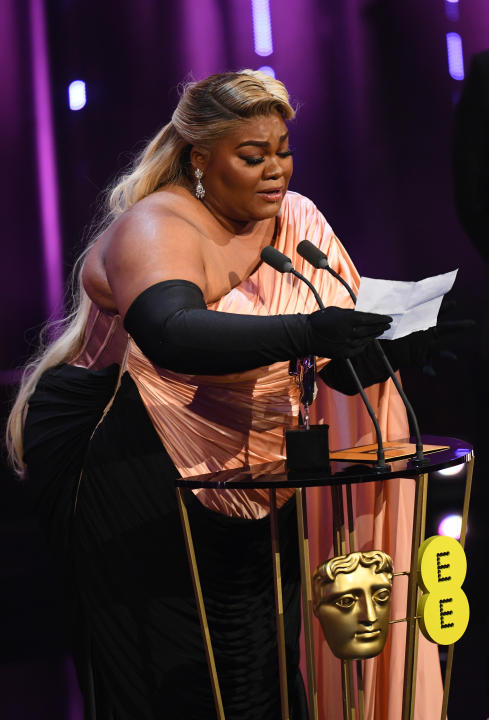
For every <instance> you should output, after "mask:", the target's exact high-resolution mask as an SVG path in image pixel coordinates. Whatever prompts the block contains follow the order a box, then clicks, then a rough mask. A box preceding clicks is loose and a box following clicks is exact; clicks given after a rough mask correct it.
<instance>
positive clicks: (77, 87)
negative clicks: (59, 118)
mask: <svg viewBox="0 0 489 720" xmlns="http://www.w3.org/2000/svg"><path fill="white" fill-rule="evenodd" d="M68 99H69V103H70V110H81V109H82V107H85V105H86V102H87V91H86V87H85V83H84V82H83V80H73V82H71V83H70V84H69V86H68Z"/></svg>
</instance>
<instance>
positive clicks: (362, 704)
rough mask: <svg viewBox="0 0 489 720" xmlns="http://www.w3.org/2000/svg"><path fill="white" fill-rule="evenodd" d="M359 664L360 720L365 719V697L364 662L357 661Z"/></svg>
mask: <svg viewBox="0 0 489 720" xmlns="http://www.w3.org/2000/svg"><path fill="white" fill-rule="evenodd" d="M356 664H357V690H358V720H365V699H364V691H363V676H362V662H361V660H357V661H356Z"/></svg>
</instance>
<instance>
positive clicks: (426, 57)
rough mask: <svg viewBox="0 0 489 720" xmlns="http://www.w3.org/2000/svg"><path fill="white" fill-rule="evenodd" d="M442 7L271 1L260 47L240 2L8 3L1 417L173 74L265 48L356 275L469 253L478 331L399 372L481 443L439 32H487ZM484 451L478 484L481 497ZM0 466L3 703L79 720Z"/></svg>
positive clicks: (461, 663)
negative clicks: (102, 201)
mask: <svg viewBox="0 0 489 720" xmlns="http://www.w3.org/2000/svg"><path fill="white" fill-rule="evenodd" d="M448 5H452V12H453V4H452V3H445V2H444V0H435V1H433V2H426V0H405V2H402V1H401V0H396V1H395V2H394V1H393V0H271V1H270V8H271V20H272V29H273V42H274V53H273V54H272V55H271V56H269V57H266V58H259V57H258V56H257V55H256V54H255V52H254V47H253V27H252V14H251V3H250V2H249V0H180V1H179V2H163V1H162V0H138V2H134V0H117V2H116V1H115V0H104V2H97V1H96V0H57V2H52V3H48V2H46V3H44V2H43V1H42V0H20V1H19V0H2V2H0V60H1V62H0V97H1V98H2V100H1V110H0V123H1V132H0V143H1V144H2V158H3V162H2V164H3V172H2V177H1V180H0V182H1V195H2V200H3V201H4V202H3V203H2V210H1V212H2V215H1V227H2V229H3V253H2V262H1V264H0V283H1V287H2V290H3V292H4V298H3V300H2V303H1V305H0V313H1V315H0V328H1V333H2V342H1V345H0V381H1V383H2V385H1V387H2V395H1V399H2V416H4V415H5V412H6V407H7V400H8V397H11V396H12V394H13V392H14V388H13V386H12V384H11V381H12V380H13V379H14V378H15V374H16V373H15V369H16V368H17V367H19V366H20V365H21V364H22V362H24V361H25V359H26V357H27V356H28V355H29V353H30V352H31V351H32V345H33V343H35V341H36V336H37V332H38V329H39V325H40V324H41V323H42V322H43V321H44V320H45V319H46V318H47V316H48V315H49V314H52V313H54V314H56V313H59V311H60V307H59V300H60V293H61V274H62V275H63V276H64V277H63V280H64V279H65V277H66V275H67V273H68V272H69V269H70V267H71V264H72V262H73V259H74V258H75V257H76V256H77V255H78V253H79V251H80V249H81V247H82V245H83V237H84V236H86V233H87V226H88V224H89V223H90V221H91V219H92V218H93V216H94V214H95V210H96V207H97V204H96V203H97V198H98V196H99V194H100V192H101V191H102V190H103V189H104V187H105V186H106V185H107V183H108V182H109V181H110V180H111V179H112V178H113V177H114V175H116V174H117V173H118V172H119V171H120V170H122V169H123V168H124V167H125V165H127V163H128V162H129V160H130V157H131V154H132V153H134V151H136V150H138V149H139V148H140V147H141V145H142V143H143V142H144V141H145V140H146V139H148V138H149V137H151V136H152V135H153V134H154V133H155V132H156V130H157V129H158V128H159V127H160V126H161V125H163V124H164V123H166V122H167V120H168V118H169V115H170V113H171V111H172V109H173V107H174V106H175V104H176V101H177V98H178V88H177V86H178V83H179V82H181V81H182V80H185V79H191V78H195V79H199V78H202V77H204V76H206V75H207V74H209V73H211V72H220V71H224V70H228V69H240V68H243V67H251V68H254V69H256V68H258V67H260V66H261V65H264V64H266V65H271V66H273V68H274V69H275V71H276V74H277V77H278V78H280V79H281V80H282V81H283V82H284V83H285V85H286V86H287V88H288V89H289V92H290V93H291V96H292V98H293V100H294V101H295V102H296V103H298V104H299V106H300V109H299V112H298V116H297V120H296V121H294V123H293V124H292V126H291V136H292V145H293V146H295V148H296V155H295V173H294V177H293V180H292V184H291V188H292V189H294V190H297V191H298V192H301V193H303V194H305V195H307V196H309V197H311V198H312V199H313V200H314V201H315V202H316V204H317V205H318V206H319V208H320V209H321V210H322V211H323V212H324V214H325V215H326V217H327V218H328V220H329V222H330V223H331V225H332V226H333V227H334V229H335V231H336V232H337V234H338V235H339V237H340V238H341V240H342V241H343V242H344V244H345V245H346V247H347V249H348V251H349V252H350V254H351V256H352V258H353V260H354V262H355V263H356V265H357V267H358V269H359V271H360V273H361V274H364V275H369V276H371V277H385V278H390V279H401V280H417V279H421V278H422V277H425V276H427V275H430V274H437V273H441V272H445V271H448V270H451V269H453V268H455V267H459V268H460V271H459V276H458V279H457V282H456V286H455V290H454V292H453V296H454V298H455V299H456V300H457V303H458V309H457V315H459V316H460V317H473V318H475V319H476V320H477V321H478V328H477V329H476V330H475V331H474V332H472V333H470V334H468V335H467V336H466V337H465V338H464V339H462V340H458V341H457V342H456V343H455V349H456V352H457V354H458V355H459V362H458V363H457V364H450V365H448V366H446V367H445V368H442V369H440V371H439V372H438V375H437V377H436V378H428V377H426V376H423V375H420V373H419V372H414V371H410V372H407V373H406V374H405V376H404V380H405V384H406V387H407V390H408V393H409V394H410V396H411V398H412V401H413V404H414V406H415V408H416V409H417V411H418V412H419V418H420V425H421V428H422V430H424V431H425V432H430V433H433V434H445V435H454V436H458V437H462V438H464V439H466V440H468V441H469V442H471V443H473V444H476V445H479V444H480V442H481V441H480V438H479V435H480V431H479V428H480V425H481V422H482V418H483V417H484V413H483V410H484V407H482V408H481V403H480V402H479V400H480V382H481V380H480V371H481V364H482V363H483V359H482V355H481V349H480V345H481V340H480V336H481V334H482V328H483V327H484V323H485V315H486V307H487V269H486V267H485V265H484V263H483V262H482V260H481V259H480V258H479V256H478V254H477V252H476V250H475V249H474V247H473V246H472V244H471V242H470V240H469V239H468V238H467V237H466V236H465V234H464V233H463V231H462V230H461V228H460V226H459V223H458V221H457V218H456V214H455V210H454V205H453V200H452V195H453V192H452V176H451V133H452V116H453V106H454V103H455V102H456V100H457V98H458V96H459V93H460V90H461V83H460V82H457V81H455V80H453V79H452V78H451V77H450V76H449V74H448V67H447V54H446V41H445V34H446V32H450V31H455V32H459V33H460V35H461V36H462V40H463V47H464V59H465V67H466V70H467V69H468V66H469V62H470V58H471V56H472V55H473V54H474V53H475V52H478V51H480V50H483V49H485V48H486V47H489V6H488V4H487V0H470V2H469V0H465V1H464V0H461V1H460V4H459V5H460V7H459V17H458V19H452V20H450V19H449V18H448V17H447V12H446V8H447V6H448ZM457 7H458V6H457ZM43 15H44V22H43ZM75 79H83V80H85V82H86V83H87V96H88V101H87V105H86V106H85V108H83V109H82V110H81V111H79V112H72V111H70V109H69V107H68V102H67V87H68V85H69V83H70V82H71V81H72V80H75ZM58 248H59V249H60V250H61V252H62V254H61V256H60V260H61V263H62V265H61V266H60V267H58V266H57V265H56V258H57V252H58V250H57V249H58ZM56 302H58V306H57V307H56ZM480 450H481V457H482V461H481V462H479V464H478V465H476V468H477V469H476V476H475V488H474V493H475V498H476V503H477V505H478V507H479V508H483V509H484V507H485V504H486V503H487V493H486V491H485V490H484V484H485V467H486V465H485V462H484V456H485V453H484V447H482V446H481V448H480ZM2 472H3V475H4V476H5V481H4V482H2V500H3V496H5V502H2V510H1V511H0V512H1V515H0V520H1V525H0V533H1V537H2V542H1V543H0V547H1V550H0V552H1V553H2V564H1V569H0V573H1V575H0V582H1V587H0V594H1V597H2V599H3V601H4V602H5V603H6V610H5V611H4V612H3V613H2V619H3V620H4V621H6V626H5V629H4V630H3V631H2V637H3V638H4V639H5V642H4V643H3V646H2V647H3V650H2V651H1V653H2V654H1V657H0V660H1V662H2V665H1V666H0V714H1V716H2V718H3V719H4V720H18V719H20V718H29V719H32V720H34V719H35V720H37V719H38V718H39V719H41V718H49V720H57V719H58V718H60V719H61V718H71V719H73V720H74V719H75V718H79V717H80V710H79V701H78V699H77V695H76V689H75V688H76V686H75V684H74V680H73V676H72V672H71V669H70V666H69V664H67V662H66V660H65V657H66V656H68V654H69V642H68V640H67V636H66V633H65V632H64V630H63V627H62V623H61V620H60V616H61V610H60V608H61V606H62V603H61V599H60V596H61V590H60V589H59V588H58V586H57V584H56V581H55V579H54V576H55V573H54V571H53V570H52V568H51V567H50V563H49V560H48V555H47V552H46V551H45V549H44V546H43V545H42V539H41V538H40V537H39V536H38V534H37V531H36V528H35V521H34V520H33V519H32V518H31V516H30V514H29V510H28V505H27V501H26V500H25V498H24V496H23V491H22V488H21V487H19V485H18V484H17V483H16V481H14V480H12V478H11V477H10V476H9V475H8V473H7V471H6V470H2ZM3 475H2V477H3ZM480 518H484V513H479V515H476V517H475V520H474V521H473V522H472V524H471V527H470V528H469V551H470V550H472V552H473V557H474V567H475V568H476V569H477V568H478V567H481V568H482V565H480V566H479V565H477V563H478V562H479V558H482V554H481V553H478V550H481V549H482V548H483V547H484V544H485V542H487V533H486V531H485V526H484V524H483V523H482V522H479V519H480ZM478 523H479V524H478ZM481 562H482V560H481ZM472 575H473V577H472V580H471V579H470V575H469V582H472V583H473V587H474V597H472V596H471V595H470V591H468V593H469V599H470V600H471V603H473V620H472V622H471V625H470V628H469V631H468V633H467V636H466V637H465V638H464V639H463V640H462V641H461V642H460V644H459V646H458V647H457V650H456V653H455V658H456V659H455V671H454V681H453V688H452V699H451V708H450V710H451V714H450V717H451V718H456V717H458V716H459V715H458V712H459V710H458V708H459V706H460V707H463V706H464V702H465V701H466V699H467V693H468V692H469V691H470V693H471V696H472V702H473V709H472V710H473V712H474V714H473V715H472V716H471V717H474V718H479V717H480V718H485V717H487V715H489V704H488V702H487V695H486V692H487V688H486V687H485V685H486V678H487V670H484V661H485V662H487V657H485V658H484V657H483V653H484V651H483V649H482V645H483V644H484V642H485V644H486V646H487V620H486V619H485V615H484V613H483V609H480V608H479V603H478V599H477V598H478V593H479V590H480V587H481V586H479V585H478V584H477V583H478V581H477V577H476V575H477V572H476V570H472ZM482 604H483V603H482ZM477 642H479V643H480V646H479V645H477V644H476V643H477ZM473 653H477V655H478V661H477V663H472V660H471V658H472V657H473ZM468 669H469V670H468ZM2 705H3V706H4V707H3V708H2ZM461 712H462V711H461V710H460V713H461ZM460 716H461V715H460Z"/></svg>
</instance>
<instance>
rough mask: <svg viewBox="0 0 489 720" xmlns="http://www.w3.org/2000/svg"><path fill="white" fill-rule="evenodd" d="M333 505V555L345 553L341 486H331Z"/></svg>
mask: <svg viewBox="0 0 489 720" xmlns="http://www.w3.org/2000/svg"><path fill="white" fill-rule="evenodd" d="M331 500H332V505H333V547H334V552H335V555H345V553H346V541H345V518H344V509H343V491H342V488H341V486H339V485H336V486H332V487H331Z"/></svg>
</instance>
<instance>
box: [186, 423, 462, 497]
mask: <svg viewBox="0 0 489 720" xmlns="http://www.w3.org/2000/svg"><path fill="white" fill-rule="evenodd" d="M409 442H412V439H411V441H409V440H400V441H399V443H398V444H399V445H401V444H402V443H409ZM423 444H424V445H425V444H426V445H435V446H442V449H439V450H434V451H429V452H425V461H426V464H425V465H423V466H421V467H420V466H418V465H417V464H416V463H415V462H414V459H413V457H412V456H411V457H403V458H400V459H389V457H388V455H387V454H386V463H387V467H386V468H383V469H381V470H379V469H377V468H376V467H375V466H376V463H377V456H376V453H375V452H372V451H371V450H369V454H368V456H367V457H368V458H369V459H368V460H362V461H361V462H360V461H359V460H358V459H357V458H358V455H359V453H358V452H356V450H357V448H352V449H351V456H352V458H355V459H353V460H352V459H345V460H334V459H331V460H330V462H329V466H328V467H325V468H324V470H308V471H305V470H301V471H297V470H295V471H291V470H289V469H288V468H287V463H286V461H284V460H278V461H275V462H269V463H263V464H261V465H251V466H249V467H246V466H244V467H240V468H235V469H232V470H221V471H219V472H213V473H206V474H204V475H192V476H190V477H186V478H178V479H177V480H176V486H177V487H186V488H193V489H197V488H219V489H224V488H225V489H231V488H262V489H264V488H287V487H290V488H299V487H320V486H327V485H343V484H350V483H364V482H377V481H379V480H388V479H389V478H402V477H406V478H414V477H416V476H418V475H420V474H422V473H432V472H435V471H437V470H443V469H445V468H448V467H452V466H454V465H459V464H461V463H466V462H468V461H469V460H470V459H471V458H472V454H473V450H472V447H471V446H470V445H469V444H468V443H467V442H466V441H464V440H457V439H456V438H447V437H438V436H434V435H423ZM331 455H332V456H334V455H335V453H334V452H331ZM344 455H346V456H348V453H342V457H343V456H344ZM370 458H371V459H370Z"/></svg>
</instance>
